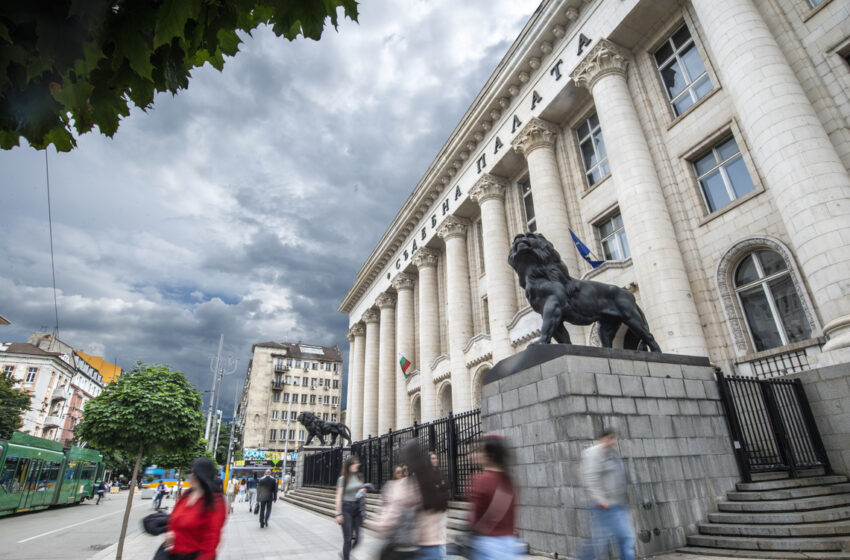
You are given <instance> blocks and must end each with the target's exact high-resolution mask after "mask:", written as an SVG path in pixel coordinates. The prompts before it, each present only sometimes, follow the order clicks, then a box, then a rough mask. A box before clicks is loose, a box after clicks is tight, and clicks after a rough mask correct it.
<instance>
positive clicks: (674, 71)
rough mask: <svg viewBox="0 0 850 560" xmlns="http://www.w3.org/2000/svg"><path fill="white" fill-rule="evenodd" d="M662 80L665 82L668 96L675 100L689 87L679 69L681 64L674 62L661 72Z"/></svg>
mask: <svg viewBox="0 0 850 560" xmlns="http://www.w3.org/2000/svg"><path fill="white" fill-rule="evenodd" d="M661 79H662V80H663V81H664V87H665V88H666V89H667V95H668V96H670V99H673V98H674V97H676V96H677V95H679V94H680V93H681V92H682V91H683V90H684V89H685V87H686V86H687V85H688V84H687V82H685V76H684V75H683V74H682V71H681V70H680V69H679V63H678V62H673V63H672V64H670V65H669V66H666V67H665V68H663V69H662V70H661Z"/></svg>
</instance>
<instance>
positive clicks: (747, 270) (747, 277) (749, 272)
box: [735, 255, 759, 286]
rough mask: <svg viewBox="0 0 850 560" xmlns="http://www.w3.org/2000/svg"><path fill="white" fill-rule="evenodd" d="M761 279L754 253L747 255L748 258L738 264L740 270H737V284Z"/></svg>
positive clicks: (741, 284)
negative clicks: (754, 260)
mask: <svg viewBox="0 0 850 560" xmlns="http://www.w3.org/2000/svg"><path fill="white" fill-rule="evenodd" d="M758 279H759V273H758V270H756V265H755V263H754V262H753V257H752V255H747V258H746V259H744V260H743V261H741V264H739V265H738V270H736V271H735V286H746V285H747V284H749V283H750V282H754V281H756V280H758Z"/></svg>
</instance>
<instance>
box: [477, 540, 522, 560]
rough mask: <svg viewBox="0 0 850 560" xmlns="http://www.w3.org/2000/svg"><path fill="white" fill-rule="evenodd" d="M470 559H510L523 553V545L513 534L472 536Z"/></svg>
mask: <svg viewBox="0 0 850 560" xmlns="http://www.w3.org/2000/svg"><path fill="white" fill-rule="evenodd" d="M472 550H473V552H472V560H511V559H513V558H519V557H520V556H522V555H524V554H525V547H524V546H523V543H521V542H520V540H519V539H518V538H516V537H514V536H513V535H507V536H504V537H482V536H480V535H476V536H474V537H472Z"/></svg>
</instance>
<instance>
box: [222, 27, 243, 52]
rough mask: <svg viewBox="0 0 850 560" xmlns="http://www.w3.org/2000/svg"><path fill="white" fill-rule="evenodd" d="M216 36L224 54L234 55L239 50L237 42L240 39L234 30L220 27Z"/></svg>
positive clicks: (239, 41)
mask: <svg viewBox="0 0 850 560" xmlns="http://www.w3.org/2000/svg"><path fill="white" fill-rule="evenodd" d="M216 37H217V38H218V45H219V48H221V52H223V53H224V54H225V55H227V56H234V55H235V54H236V53H237V52H238V51H239V43H241V42H242V40H241V39H240V38H239V35H237V34H236V31H232V30H227V31H225V30H224V29H221V30H219V32H218V33H216Z"/></svg>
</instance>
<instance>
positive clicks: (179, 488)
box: [176, 477, 183, 500]
mask: <svg viewBox="0 0 850 560" xmlns="http://www.w3.org/2000/svg"><path fill="white" fill-rule="evenodd" d="M176 486H177V499H178V500H179V499H180V495H181V494H182V493H183V478H182V477H181V478H178V479H177V485H176Z"/></svg>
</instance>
